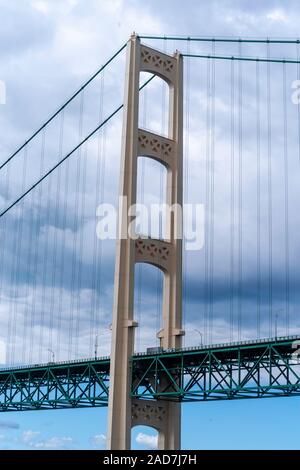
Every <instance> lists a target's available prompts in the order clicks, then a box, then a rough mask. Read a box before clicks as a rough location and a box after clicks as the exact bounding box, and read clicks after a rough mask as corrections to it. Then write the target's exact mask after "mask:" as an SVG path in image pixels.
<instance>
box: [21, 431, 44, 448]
mask: <svg viewBox="0 0 300 470" xmlns="http://www.w3.org/2000/svg"><path fill="white" fill-rule="evenodd" d="M40 434H41V433H40V431H32V430H31V429H27V430H26V431H23V433H22V435H21V437H20V441H21V442H23V443H24V444H27V445H29V446H32V445H34V442H35V440H36V439H37V437H38V436H39V435H40Z"/></svg>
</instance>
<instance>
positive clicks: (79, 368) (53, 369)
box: [0, 358, 109, 411]
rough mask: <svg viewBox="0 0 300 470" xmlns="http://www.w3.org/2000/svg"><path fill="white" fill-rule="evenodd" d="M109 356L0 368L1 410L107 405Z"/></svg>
mask: <svg viewBox="0 0 300 470" xmlns="http://www.w3.org/2000/svg"><path fill="white" fill-rule="evenodd" d="M108 382H109V359H108V358H107V359H102V360H101V361H95V360H89V361H84V362H83V361H82V362H72V363H60V364H51V363H49V364H45V365H36V366H34V365H32V366H28V367H26V368H25V367H20V368H18V369H7V370H1V371H0V411H25V410H49V409H57V408H75V407H81V408H82V407H87V406H89V407H90V406H107V397H108Z"/></svg>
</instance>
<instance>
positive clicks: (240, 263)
mask: <svg viewBox="0 0 300 470" xmlns="http://www.w3.org/2000/svg"><path fill="white" fill-rule="evenodd" d="M239 56H242V44H241V43H239ZM238 87H239V175H238V176H239V185H238V188H239V189H238V191H239V194H238V200H239V220H238V232H239V237H238V240H239V243H238V252H239V255H238V341H240V340H241V334H242V309H243V302H242V295H243V69H242V61H241V60H240V61H239V62H238Z"/></svg>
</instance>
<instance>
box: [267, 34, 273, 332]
mask: <svg viewBox="0 0 300 470" xmlns="http://www.w3.org/2000/svg"><path fill="white" fill-rule="evenodd" d="M267 58H268V59H269V58H270V44H269V43H267ZM267 126H268V131H267V132H268V234H269V336H270V337H271V336H272V330H273V239H272V238H273V220H272V218H273V201H272V130H271V129H272V110H271V77H270V62H267Z"/></svg>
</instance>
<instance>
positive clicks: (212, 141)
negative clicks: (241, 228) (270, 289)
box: [209, 41, 216, 343]
mask: <svg viewBox="0 0 300 470" xmlns="http://www.w3.org/2000/svg"><path fill="white" fill-rule="evenodd" d="M212 55H215V42H214V41H213V42H212ZM211 69H212V71H211V75H212V82H211V130H210V152H211V155H210V178H211V183H210V191H211V195H210V201H211V206H210V272H209V279H210V299H209V305H210V315H209V317H210V320H209V342H210V343H212V341H213V323H214V249H215V240H214V236H215V93H216V90H215V87H216V78H215V75H216V74H215V61H214V60H212V61H211Z"/></svg>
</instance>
